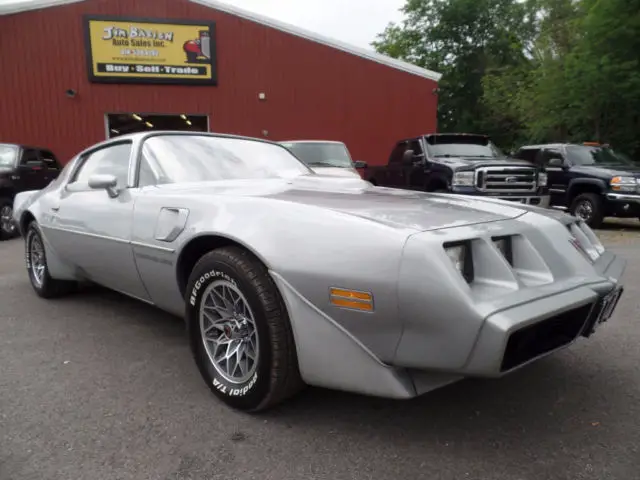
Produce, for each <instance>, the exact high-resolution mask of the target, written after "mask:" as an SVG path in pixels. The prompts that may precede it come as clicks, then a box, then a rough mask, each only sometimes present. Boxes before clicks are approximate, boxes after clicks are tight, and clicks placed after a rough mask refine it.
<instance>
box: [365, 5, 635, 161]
mask: <svg viewBox="0 0 640 480" xmlns="http://www.w3.org/2000/svg"><path fill="white" fill-rule="evenodd" d="M403 13H404V14H405V20H404V21H403V22H402V23H401V24H398V25H397V24H390V25H389V26H388V27H387V28H386V29H385V31H384V32H383V33H381V34H380V35H379V36H378V39H377V40H376V41H375V42H374V44H373V45H374V47H375V48H376V50H377V51H379V52H380V53H384V54H386V55H389V56H392V57H395V58H400V59H403V60H405V61H409V62H411V63H414V64H416V65H419V66H422V67H425V68H429V69H431V70H435V71H437V72H440V73H442V74H443V76H442V79H441V81H440V85H439V91H440V93H439V105H438V117H439V118H438V123H439V130H440V131H449V132H452V131H458V132H460V131H467V132H482V133H487V134H489V135H491V136H492V137H493V138H494V140H495V141H496V142H497V143H498V144H500V145H501V146H503V147H504V148H505V149H509V148H512V147H515V146H518V145H520V144H522V143H526V142H550V141H587V140H593V141H603V142H609V143H612V144H613V145H615V146H616V148H618V149H620V150H626V151H627V152H628V153H629V154H631V155H637V156H638V155H640V0H407V2H406V4H405V6H404V8H403Z"/></svg>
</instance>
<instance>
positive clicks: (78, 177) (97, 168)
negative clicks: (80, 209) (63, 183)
mask: <svg viewBox="0 0 640 480" xmlns="http://www.w3.org/2000/svg"><path fill="white" fill-rule="evenodd" d="M130 154H131V144H130V143H119V144H117V145H112V146H109V147H105V148H101V149H100V150H96V151H95V152H93V153H91V154H89V156H88V157H86V158H85V159H84V161H83V162H82V165H81V166H80V169H79V170H78V171H77V172H76V174H75V176H74V178H73V179H72V180H71V182H78V183H88V182H89V177H91V175H96V174H109V175H115V176H116V178H117V179H118V183H117V186H118V188H125V187H126V186H127V178H128V174H129V156H130Z"/></svg>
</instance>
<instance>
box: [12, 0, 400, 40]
mask: <svg viewBox="0 0 640 480" xmlns="http://www.w3.org/2000/svg"><path fill="white" fill-rule="evenodd" d="M32 1H33V0H0V6H2V5H15V4H21V3H30V2H32ZM36 1H37V0H36ZM221 1H224V2H226V3H230V4H232V5H235V6H237V7H238V8H243V9H245V10H251V11H254V12H256V13H259V14H262V15H265V16H268V17H272V18H275V19H277V20H280V21H283V22H287V23H290V24H293V25H296V26H299V27H302V28H304V29H306V30H311V31H313V32H317V33H320V34H323V35H325V36H328V37H332V38H335V39H336V40H341V41H343V42H346V43H349V44H352V45H355V46H359V47H364V48H371V47H370V43H371V42H372V41H373V40H374V39H375V36H376V34H378V33H380V32H382V31H383V30H384V27H386V26H387V24H388V23H389V22H390V21H396V22H397V21H399V20H400V19H401V18H402V15H401V14H400V12H399V9H400V8H401V7H402V6H403V5H404V3H405V0H221Z"/></svg>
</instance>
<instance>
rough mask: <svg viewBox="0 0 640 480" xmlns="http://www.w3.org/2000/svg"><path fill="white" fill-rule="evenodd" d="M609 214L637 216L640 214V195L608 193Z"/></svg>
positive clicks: (627, 216) (628, 216)
mask: <svg viewBox="0 0 640 480" xmlns="http://www.w3.org/2000/svg"><path fill="white" fill-rule="evenodd" d="M606 198H607V205H606V207H607V208H606V209H607V214H608V215H613V216H616V217H626V218H635V217H639V216H640V195H634V194H627V193H607V194H606Z"/></svg>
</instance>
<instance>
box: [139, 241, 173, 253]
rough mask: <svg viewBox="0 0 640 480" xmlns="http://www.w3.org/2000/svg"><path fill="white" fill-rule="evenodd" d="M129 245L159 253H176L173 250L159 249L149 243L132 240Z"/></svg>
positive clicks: (157, 246) (158, 246) (167, 248)
mask: <svg viewBox="0 0 640 480" xmlns="http://www.w3.org/2000/svg"><path fill="white" fill-rule="evenodd" d="M129 243H130V244H131V246H133V247H141V248H150V249H151V250H158V251H160V252H166V253H174V252H175V251H176V249H175V248H169V247H161V246H160V245H152V244H150V243H142V242H134V241H133V240H132V241H131V242H129Z"/></svg>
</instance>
